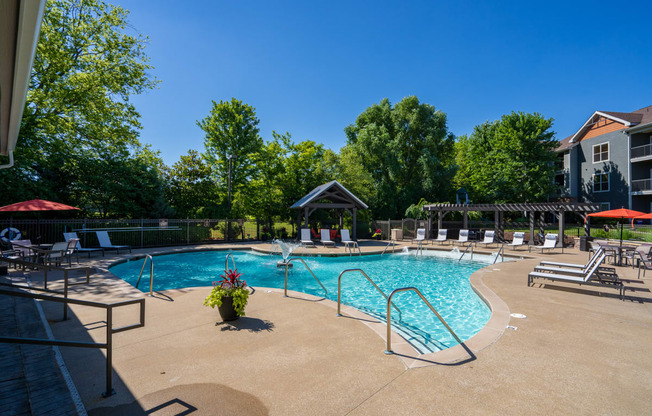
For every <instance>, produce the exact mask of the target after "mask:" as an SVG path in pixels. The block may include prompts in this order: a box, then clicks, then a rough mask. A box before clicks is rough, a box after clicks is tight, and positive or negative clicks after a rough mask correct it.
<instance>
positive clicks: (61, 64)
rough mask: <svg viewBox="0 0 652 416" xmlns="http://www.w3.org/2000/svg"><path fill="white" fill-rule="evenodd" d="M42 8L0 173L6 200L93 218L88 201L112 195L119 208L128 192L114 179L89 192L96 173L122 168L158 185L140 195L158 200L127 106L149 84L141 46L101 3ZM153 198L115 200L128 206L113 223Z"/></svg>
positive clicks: (55, 3) (123, 181)
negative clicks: (19, 113)
mask: <svg viewBox="0 0 652 416" xmlns="http://www.w3.org/2000/svg"><path fill="white" fill-rule="evenodd" d="M45 9H46V12H45V15H44V17H43V23H42V25H41V33H40V37H39V41H38V45H37V49H36V55H35V58H34V64H33V67H32V73H31V77H30V84H29V90H28V93H27V99H26V106H25V111H24V115H23V120H22V124H21V129H20V133H19V138H18V145H17V149H16V166H15V167H14V168H13V169H7V170H3V171H0V183H2V184H3V185H5V190H6V191H7V194H8V195H11V197H12V199H16V200H23V199H28V198H34V197H39V198H49V199H54V200H58V201H63V202H68V203H71V204H74V205H79V206H80V207H81V208H83V209H84V210H85V209H86V208H88V211H91V212H93V211H97V210H98V208H97V207H96V206H95V203H96V202H97V201H96V199H97V198H96V197H95V196H93V195H95V194H96V193H98V192H105V193H110V192H114V191H115V192H116V194H114V195H105V196H106V197H109V198H113V199H115V200H122V198H124V194H125V192H127V193H128V192H130V189H131V186H132V185H133V184H128V183H127V182H128V181H129V180H130V179H131V178H126V177H124V176H122V177H121V178H120V179H119V180H117V181H116V183H115V186H114V187H110V188H107V189H105V190H102V189H97V188H96V186H98V182H97V180H100V181H101V180H102V178H99V177H98V178H94V176H96V175H99V174H100V173H101V171H99V172H98V171H97V169H121V168H122V167H118V166H117V165H119V164H120V163H123V162H124V163H126V162H128V163H127V164H128V165H131V168H133V169H135V170H136V171H138V172H144V171H146V172H150V174H151V180H152V181H154V182H159V183H158V184H156V185H152V186H146V187H144V188H142V189H140V191H141V192H146V191H147V190H151V191H152V192H154V191H155V190H157V192H160V187H161V183H160V179H161V178H160V167H161V165H162V162H161V161H160V159H159V158H158V155H157V154H156V153H155V152H151V151H150V150H149V149H147V148H144V147H143V146H141V144H140V142H139V141H138V134H139V129H140V124H139V122H138V118H139V114H138V112H137V111H136V109H135V108H134V106H133V105H132V104H131V103H130V102H129V97H130V96H131V95H133V94H138V93H141V92H143V91H145V90H147V89H150V88H153V87H154V86H155V85H156V83H157V81H156V79H154V78H153V77H152V76H151V75H149V74H148V70H150V69H151V66H150V65H149V64H148V63H147V62H148V57H147V56H146V55H145V52H144V47H145V43H146V41H147V39H146V38H144V37H142V36H138V35H137V36H131V35H128V34H126V33H125V29H126V27H127V20H126V19H127V12H126V11H125V10H124V9H122V8H121V7H114V6H111V5H109V4H107V3H104V2H102V1H98V0H83V1H82V0H48V2H47V4H46V7H45ZM145 154H146V155H147V156H146V157H145ZM131 168H130V169H131ZM93 169H94V170H93ZM105 173H107V174H108V175H113V174H114V173H113V172H105ZM122 173H123V174H124V173H125V172H122ZM96 179H97V180H96ZM140 179H142V178H140ZM155 198H157V197H156V196H155V195H146V196H145V200H139V198H136V199H134V200H132V201H131V202H128V201H124V200H122V203H123V204H128V205H129V206H123V207H122V208H120V209H118V210H117V211H116V212H115V214H120V215H140V212H146V211H147V210H144V209H143V208H144V207H143V206H141V205H139V204H143V203H147V204H149V203H150V202H151V201H152V200H153V199H155ZM93 200H95V202H91V201H93ZM8 202H9V201H8ZM87 204H89V205H87ZM106 209H110V208H108V207H106V208H105V209H102V210H101V211H103V212H106ZM82 212H84V211H82ZM136 212H138V214H137V213H136Z"/></svg>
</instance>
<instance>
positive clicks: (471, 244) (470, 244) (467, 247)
mask: <svg viewBox="0 0 652 416" xmlns="http://www.w3.org/2000/svg"><path fill="white" fill-rule="evenodd" d="M469 248H471V260H473V243H469V245H468V246H466V249H464V253H462V255H461V256H460V258H459V259H458V260H457V262H458V263H459V262H460V261H462V258H463V257H464V255H465V254H466V252H467V251H468V250H469Z"/></svg>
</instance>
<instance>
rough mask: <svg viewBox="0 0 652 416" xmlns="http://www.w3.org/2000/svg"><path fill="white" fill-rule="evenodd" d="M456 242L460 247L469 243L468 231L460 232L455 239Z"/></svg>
mask: <svg viewBox="0 0 652 416" xmlns="http://www.w3.org/2000/svg"><path fill="white" fill-rule="evenodd" d="M457 242H458V243H460V244H461V245H464V243H468V242H469V230H460V236H459V238H458V239H457Z"/></svg>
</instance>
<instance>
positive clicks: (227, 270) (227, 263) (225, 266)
mask: <svg viewBox="0 0 652 416" xmlns="http://www.w3.org/2000/svg"><path fill="white" fill-rule="evenodd" d="M229 257H231V264H233V270H238V266H236V265H235V258H233V253H228V254H227V255H226V258H225V259H224V274H226V273H228V272H229Z"/></svg>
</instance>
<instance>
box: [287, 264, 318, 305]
mask: <svg viewBox="0 0 652 416" xmlns="http://www.w3.org/2000/svg"><path fill="white" fill-rule="evenodd" d="M294 260H299V261H300V262H301V263H303V265H304V266H306V269H308V271H309V272H310V274H311V275H312V277H314V278H315V280H316V281H317V283H319V286H321V288H322V289H324V293H325V294H328V290H326V287H325V286H324V285H323V284H322V283H321V281H320V280H319V279H317V276H315V274H314V273H313V272H312V270H310V267H308V263H306V261H305V260H304V259H302V258H301V257H293V258H291V259H288V261H287V262H286V263H285V297H286V298H287V297H288V267H290V263H292V262H293V261H294Z"/></svg>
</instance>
